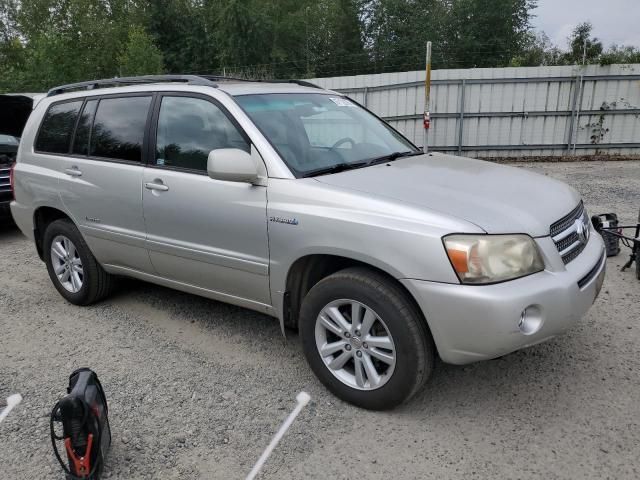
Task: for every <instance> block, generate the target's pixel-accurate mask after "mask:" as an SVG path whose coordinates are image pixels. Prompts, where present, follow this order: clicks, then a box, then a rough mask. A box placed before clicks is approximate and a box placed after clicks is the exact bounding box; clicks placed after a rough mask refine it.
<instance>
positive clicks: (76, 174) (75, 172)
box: [64, 166, 82, 177]
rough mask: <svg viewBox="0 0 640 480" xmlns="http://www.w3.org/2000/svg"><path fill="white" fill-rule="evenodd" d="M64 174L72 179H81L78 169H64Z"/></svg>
mask: <svg viewBox="0 0 640 480" xmlns="http://www.w3.org/2000/svg"><path fill="white" fill-rule="evenodd" d="M64 173H66V174H67V175H71V176H72V177H81V176H82V172H81V171H80V169H79V168H78V167H75V166H74V167H71V168H65V170H64Z"/></svg>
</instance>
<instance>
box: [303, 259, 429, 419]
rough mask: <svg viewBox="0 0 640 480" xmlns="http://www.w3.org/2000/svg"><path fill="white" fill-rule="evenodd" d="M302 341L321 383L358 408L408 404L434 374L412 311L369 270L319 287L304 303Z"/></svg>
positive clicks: (424, 333)
mask: <svg viewBox="0 0 640 480" xmlns="http://www.w3.org/2000/svg"><path fill="white" fill-rule="evenodd" d="M300 336H301V339H302V346H303V350H304V353H305V356H306V358H307V361H308V362H309V365H310V366H311V369H312V370H313V371H314V373H315V374H316V375H317V377H318V378H319V379H320V381H321V382H322V383H323V384H324V385H325V386H326V387H327V388H328V389H329V390H330V391H331V392H332V393H334V394H335V395H336V396H337V397H339V398H341V399H343V400H345V401H347V402H349V403H352V404H354V405H357V406H359V407H362V408H367V409H371V410H385V409H390V408H393V407H395V406H397V405H399V404H401V403H403V402H405V401H407V400H408V399H410V398H411V397H412V396H413V395H414V394H415V393H416V392H417V391H418V390H419V389H420V388H421V387H422V386H423V385H424V383H425V382H426V381H427V379H428V378H429V376H430V374H431V371H432V370H433V365H434V359H435V347H434V344H433V340H432V338H431V334H430V333H429V330H428V328H427V325H426V323H425V321H424V319H423V317H422V315H421V314H420V312H419V311H418V309H417V307H416V306H415V304H414V303H413V302H412V301H411V299H410V298H408V296H407V294H406V293H405V292H404V290H403V289H402V288H401V287H400V286H399V285H398V284H396V283H395V282H394V281H393V280H391V279H389V278H387V277H386V276H385V275H383V274H381V273H378V272H376V271H374V270H371V269H368V268H363V267H354V268H348V269H345V270H341V271H339V272H337V273H334V274H333V275H330V276H328V277H327V278H325V279H323V280H321V281H320V282H318V283H317V284H316V285H315V286H314V287H313V288H312V289H311V290H310V291H309V293H308V294H307V296H306V297H305V299H304V301H303V303H302V308H301V311H300Z"/></svg>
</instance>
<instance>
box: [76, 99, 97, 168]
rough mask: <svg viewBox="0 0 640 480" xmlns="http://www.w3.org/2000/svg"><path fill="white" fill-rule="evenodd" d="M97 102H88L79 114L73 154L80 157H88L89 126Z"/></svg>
mask: <svg viewBox="0 0 640 480" xmlns="http://www.w3.org/2000/svg"><path fill="white" fill-rule="evenodd" d="M97 106H98V100H89V101H88V102H87V103H86V104H85V105H84V109H83V110H82V114H80V120H79V121H78V126H77V127H76V138H75V140H74V141H73V153H78V154H80V155H85V156H86V155H89V134H90V133H91V124H92V123H93V115H94V113H96V107H97Z"/></svg>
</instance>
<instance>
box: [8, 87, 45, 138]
mask: <svg viewBox="0 0 640 480" xmlns="http://www.w3.org/2000/svg"><path fill="white" fill-rule="evenodd" d="M36 99H37V95H36V94H27V93H25V94H7V95H0V112H2V115H0V134H3V135H11V136H12V137H18V138H20V137H21V136H22V130H23V129H24V126H25V125H26V123H27V119H28V118H29V115H30V114H31V111H32V110H33V105H34V100H36Z"/></svg>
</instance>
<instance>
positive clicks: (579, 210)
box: [551, 202, 584, 237]
mask: <svg viewBox="0 0 640 480" xmlns="http://www.w3.org/2000/svg"><path fill="white" fill-rule="evenodd" d="M583 212H584V204H583V203H582V202H580V203H579V204H578V206H577V207H576V208H574V209H573V210H571V212H570V213H568V214H566V215H565V216H564V217H562V218H561V219H560V220H558V221H557V222H555V223H554V224H552V225H551V236H552V237H555V236H556V235H558V234H559V233H560V232H563V231H564V230H566V229H567V228H569V227H570V226H571V225H573V223H574V222H575V221H576V218H580V216H581V215H582V214H583Z"/></svg>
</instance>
